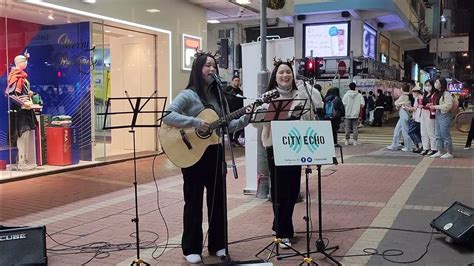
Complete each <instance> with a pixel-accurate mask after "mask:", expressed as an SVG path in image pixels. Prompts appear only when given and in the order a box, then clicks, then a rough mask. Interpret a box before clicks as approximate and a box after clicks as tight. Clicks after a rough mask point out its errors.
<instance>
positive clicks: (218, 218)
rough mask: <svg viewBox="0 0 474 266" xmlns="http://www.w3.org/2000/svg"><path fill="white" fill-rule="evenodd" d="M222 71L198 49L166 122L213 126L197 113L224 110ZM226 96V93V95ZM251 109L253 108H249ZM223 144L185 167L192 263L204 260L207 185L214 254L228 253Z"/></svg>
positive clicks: (235, 125)
mask: <svg viewBox="0 0 474 266" xmlns="http://www.w3.org/2000/svg"><path fill="white" fill-rule="evenodd" d="M213 74H217V75H218V69H217V67H216V60H215V59H214V56H212V55H211V54H209V53H198V54H196V58H195V60H194V62H193V64H192V68H191V73H190V76H189V82H188V85H187V86H186V88H185V89H184V90H182V91H181V92H180V93H179V94H178V95H177V96H176V98H174V99H173V102H172V103H171V104H170V105H169V106H168V108H167V109H166V110H167V111H169V112H170V113H169V114H168V115H166V116H165V117H164V118H163V123H165V124H167V125H171V126H173V127H177V128H191V127H193V128H196V129H197V130H199V131H201V132H207V131H208V130H209V126H210V123H209V122H208V121H204V120H202V119H200V118H197V117H196V116H197V115H198V114H199V113H200V112H201V111H202V110H204V108H210V107H211V108H213V109H214V110H215V111H216V113H217V114H219V115H220V114H221V104H220V102H221V101H220V100H219V93H218V86H217V84H216V83H217V82H215V81H214V79H213V78H212V75H213ZM224 98H225V97H224ZM224 102H225V101H224ZM247 111H251V108H250V107H249V108H247ZM249 120H250V116H249V115H244V116H242V117H240V118H239V119H234V120H231V121H229V122H228V129H229V132H234V131H236V130H239V129H241V128H243V127H245V126H246V125H247V124H248V122H249ZM222 154H223V147H222V145H221V144H220V143H219V144H215V145H210V146H209V147H208V148H207V149H206V151H205V152H204V154H203V155H202V157H201V159H200V160H199V161H198V162H196V163H195V164H194V165H192V166H190V167H187V168H182V169H181V172H182V174H183V180H184V184H183V192H184V214H183V235H182V240H181V248H182V251H183V254H184V256H185V258H186V260H187V262H189V263H200V262H202V258H201V253H202V249H203V246H202V245H203V231H202V207H203V206H202V205H203V193H204V188H206V199H207V213H208V218H209V230H208V233H209V239H208V251H209V254H211V255H216V256H218V257H223V256H225V255H226V250H225V235H224V222H225V216H224V205H223V204H224V203H223V200H222V199H223V196H224V194H223V192H224V191H223V190H224V188H223V179H224V176H223V174H222V160H221V158H222Z"/></svg>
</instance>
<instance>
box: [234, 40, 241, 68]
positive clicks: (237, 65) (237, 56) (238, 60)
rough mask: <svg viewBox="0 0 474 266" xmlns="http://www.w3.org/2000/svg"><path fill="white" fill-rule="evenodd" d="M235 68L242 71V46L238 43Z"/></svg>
mask: <svg viewBox="0 0 474 266" xmlns="http://www.w3.org/2000/svg"><path fill="white" fill-rule="evenodd" d="M234 61H235V68H236V69H241V68H242V45H241V44H240V43H238V44H237V45H236V46H235V59H234Z"/></svg>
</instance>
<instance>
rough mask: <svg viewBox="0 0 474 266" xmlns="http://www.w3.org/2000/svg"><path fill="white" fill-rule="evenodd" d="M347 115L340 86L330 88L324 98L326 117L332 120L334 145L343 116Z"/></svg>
mask: <svg viewBox="0 0 474 266" xmlns="http://www.w3.org/2000/svg"><path fill="white" fill-rule="evenodd" d="M344 116H345V109H344V104H342V100H341V96H340V95H339V88H336V87H333V88H330V89H329V90H328V92H327V93H326V97H325V98H324V119H325V120H330V121H331V128H332V137H333V139H334V145H337V132H338V131H339V126H340V124H341V119H342V117H344Z"/></svg>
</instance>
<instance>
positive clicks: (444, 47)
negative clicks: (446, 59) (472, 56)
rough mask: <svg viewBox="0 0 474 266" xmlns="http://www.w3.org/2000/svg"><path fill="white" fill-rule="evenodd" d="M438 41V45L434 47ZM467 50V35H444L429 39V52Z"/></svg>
mask: <svg viewBox="0 0 474 266" xmlns="http://www.w3.org/2000/svg"><path fill="white" fill-rule="evenodd" d="M436 42H438V47H436ZM468 50H469V36H463V37H445V38H443V39H433V40H431V41H430V53H436V52H467V51H468Z"/></svg>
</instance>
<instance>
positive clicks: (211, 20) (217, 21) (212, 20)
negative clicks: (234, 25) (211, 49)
mask: <svg viewBox="0 0 474 266" xmlns="http://www.w3.org/2000/svg"><path fill="white" fill-rule="evenodd" d="M207 23H209V24H218V23H221V22H220V21H219V20H217V19H210V20H208V21H207Z"/></svg>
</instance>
